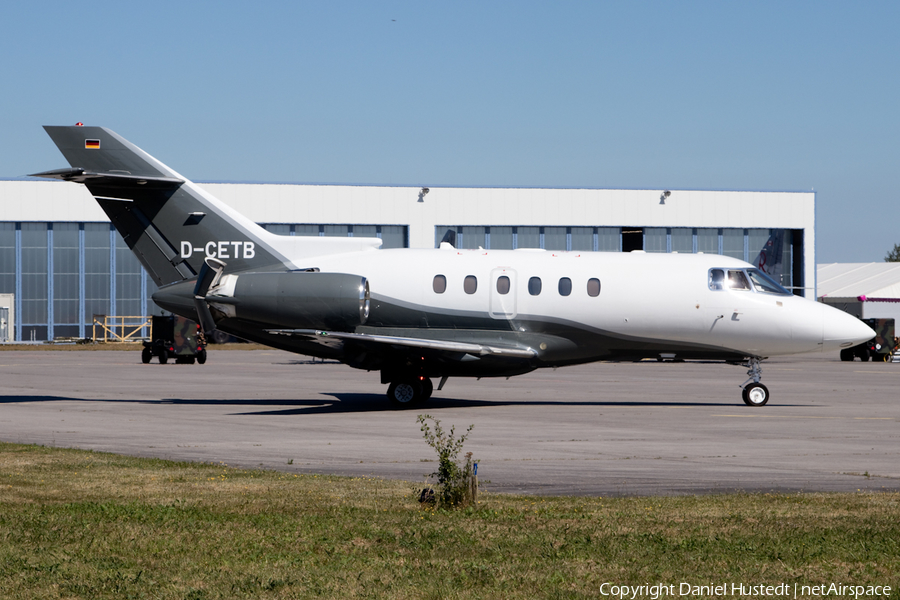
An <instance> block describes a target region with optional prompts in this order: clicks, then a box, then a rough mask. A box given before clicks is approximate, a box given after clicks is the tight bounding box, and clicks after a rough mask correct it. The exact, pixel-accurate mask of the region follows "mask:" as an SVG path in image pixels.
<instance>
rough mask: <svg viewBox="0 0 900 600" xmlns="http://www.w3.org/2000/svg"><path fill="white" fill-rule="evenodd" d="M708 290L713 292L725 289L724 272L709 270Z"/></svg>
mask: <svg viewBox="0 0 900 600" xmlns="http://www.w3.org/2000/svg"><path fill="white" fill-rule="evenodd" d="M709 289H711V290H713V291H714V292H718V291H720V290H723V289H725V270H724V269H710V270H709Z"/></svg>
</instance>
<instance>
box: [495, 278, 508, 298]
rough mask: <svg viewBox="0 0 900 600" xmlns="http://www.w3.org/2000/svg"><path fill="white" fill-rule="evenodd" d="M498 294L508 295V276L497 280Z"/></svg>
mask: <svg viewBox="0 0 900 600" xmlns="http://www.w3.org/2000/svg"><path fill="white" fill-rule="evenodd" d="M497 293H498V294H508V293H509V277H507V276H506V275H501V276H500V277H498V278H497Z"/></svg>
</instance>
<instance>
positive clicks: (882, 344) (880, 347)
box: [841, 319, 897, 362]
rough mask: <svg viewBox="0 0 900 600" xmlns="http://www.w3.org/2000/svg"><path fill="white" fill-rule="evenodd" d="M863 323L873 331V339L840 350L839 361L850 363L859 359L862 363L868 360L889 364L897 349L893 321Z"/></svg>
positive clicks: (872, 320)
mask: <svg viewBox="0 0 900 600" xmlns="http://www.w3.org/2000/svg"><path fill="white" fill-rule="evenodd" d="M863 323H865V324H866V325H868V326H869V327H871V328H872V329H874V330H875V337H873V338H872V339H871V340H868V341H866V342H863V343H862V344H857V345H856V346H853V347H851V348H845V349H843V350H841V360H843V361H851V360H853V359H854V358H857V357H859V360H861V361H863V362H866V361H867V360H869V359H870V358H871V359H872V360H880V361H884V362H890V361H891V357H892V355H893V353H894V349H895V348H896V347H897V338H895V337H894V319H863Z"/></svg>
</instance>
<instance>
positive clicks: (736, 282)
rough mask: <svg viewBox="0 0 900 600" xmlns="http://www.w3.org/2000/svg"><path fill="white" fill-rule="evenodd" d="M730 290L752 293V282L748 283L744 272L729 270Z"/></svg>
mask: <svg viewBox="0 0 900 600" xmlns="http://www.w3.org/2000/svg"><path fill="white" fill-rule="evenodd" d="M728 289H730V290H746V291H750V282H749V281H747V276H746V275H745V274H744V272H743V271H738V270H735V269H729V270H728Z"/></svg>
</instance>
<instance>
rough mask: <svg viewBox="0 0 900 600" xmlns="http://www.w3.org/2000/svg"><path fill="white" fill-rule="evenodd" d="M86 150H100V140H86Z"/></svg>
mask: <svg viewBox="0 0 900 600" xmlns="http://www.w3.org/2000/svg"><path fill="white" fill-rule="evenodd" d="M84 148H85V150H99V149H100V140H84Z"/></svg>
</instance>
